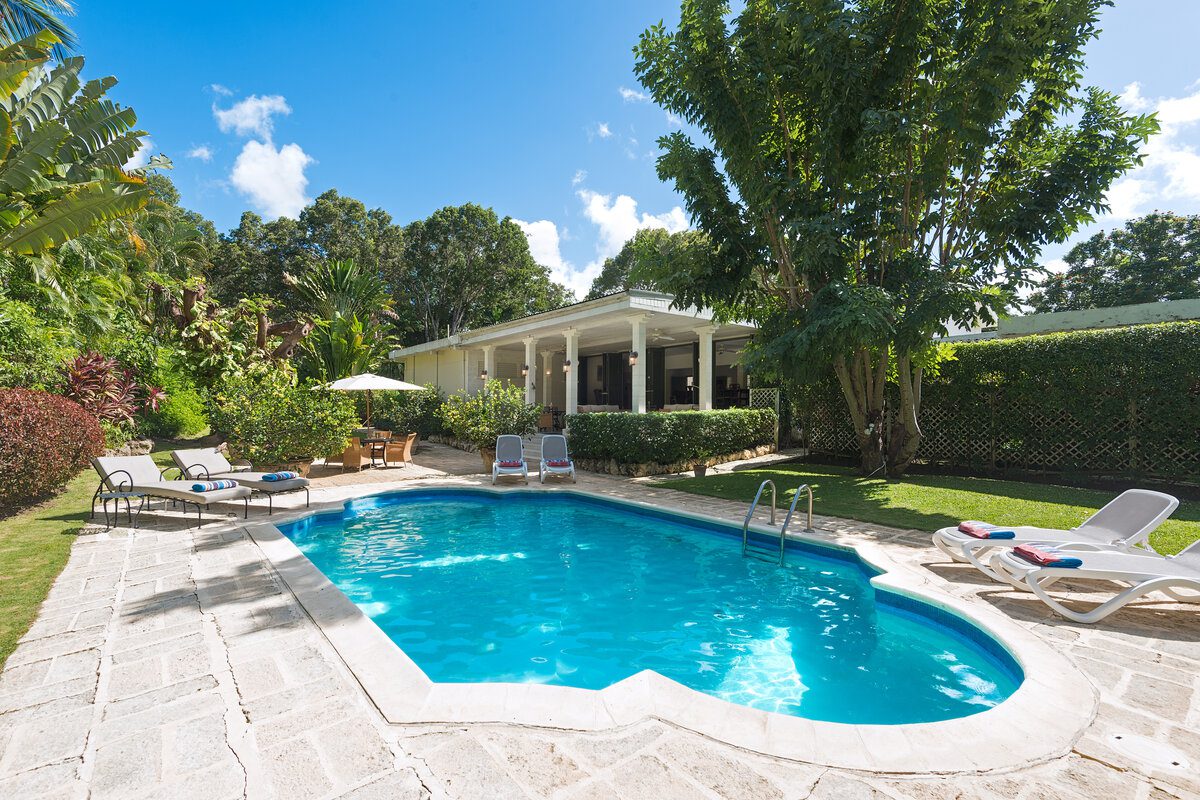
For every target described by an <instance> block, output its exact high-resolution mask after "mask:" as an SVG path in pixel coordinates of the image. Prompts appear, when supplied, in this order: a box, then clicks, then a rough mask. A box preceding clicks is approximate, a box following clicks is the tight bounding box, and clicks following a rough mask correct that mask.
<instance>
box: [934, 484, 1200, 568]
mask: <svg viewBox="0 0 1200 800" xmlns="http://www.w3.org/2000/svg"><path fill="white" fill-rule="evenodd" d="M1178 507H1179V500H1178V499H1176V498H1174V497H1172V496H1171V495H1169V494H1163V493H1162V492H1153V491H1150V490H1149V489H1129V490H1127V491H1124V492H1122V493H1121V494H1119V495H1117V496H1116V497H1115V498H1113V499H1112V500H1111V501H1109V503H1108V505H1106V506H1104V508H1102V509H1100V510H1099V511H1097V512H1096V513H1095V514H1092V515H1091V516H1090V517H1088V518H1087V519H1086V520H1084V521H1083V523H1082V524H1080V526H1079V527H1078V528H1072V529H1071V530H1067V531H1064V530H1059V529H1057V528H1037V527H1033V526H1029V525H1019V526H1015V527H1013V528H1012V530H1013V532H1014V533H1015V534H1016V536H1015V537H1014V538H1012V539H976V538H975V537H973V536H968V535H967V534H965V533H963V532H962V531H960V530H958V528H957V527H949V528H942V529H941V530H939V531H937V532H936V533H934V534H933V544H934V545H935V546H936V547H937V548H938V549H939V550H941V551H942V552H943V553H945V554H946V555H948V556H949V557H950V558H951V559H953V560H955V561H964V562H968V563H970V564H971V565H972V566H974V567H975V568H976V569H978V570H979V571H980V572H982V573H983V574H985V575H987V576H988V577H989V578H991V579H992V580H996V581H1000V582H1002V583H1004V582H1007V580H1006V579H1005V578H1004V576H1003V575H1000V574H998V573H996V572H995V571H994V570H992V568H991V567H989V566H988V565H987V564H985V563H984V557H985V556H988V555H989V554H990V553H992V552H995V551H996V550H1011V549H1012V548H1014V547H1016V546H1017V545H1019V544H1032V543H1035V542H1041V543H1043V544H1054V545H1070V546H1071V549H1072V550H1115V551H1119V552H1125V551H1130V550H1133V549H1134V548H1136V547H1139V546H1140V545H1142V544H1143V543H1145V541H1146V539H1147V538H1149V536H1150V534H1151V533H1153V532H1154V530H1155V529H1156V528H1157V527H1158V526H1159V525H1162V524H1163V522H1164V521H1165V520H1166V519H1167V517H1169V516H1171V514H1172V513H1173V512H1174V511H1175V509H1176V508H1178Z"/></svg>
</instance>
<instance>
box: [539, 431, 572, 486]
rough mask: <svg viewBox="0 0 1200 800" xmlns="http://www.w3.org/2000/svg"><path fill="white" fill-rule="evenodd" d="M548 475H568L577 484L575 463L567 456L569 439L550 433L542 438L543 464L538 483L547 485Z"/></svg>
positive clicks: (559, 434) (540, 468)
mask: <svg viewBox="0 0 1200 800" xmlns="http://www.w3.org/2000/svg"><path fill="white" fill-rule="evenodd" d="M547 475H567V476H570V478H571V483H575V482H576V480H575V462H574V461H572V460H571V457H570V456H569V455H567V437H565V436H563V435H562V434H561V433H550V434H546V435H545V436H543V437H542V463H541V466H539V467H538V482H539V483H545V482H546V476H547Z"/></svg>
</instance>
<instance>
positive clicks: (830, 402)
mask: <svg viewBox="0 0 1200 800" xmlns="http://www.w3.org/2000/svg"><path fill="white" fill-rule="evenodd" d="M1197 387H1200V322H1175V323H1167V324H1161V325H1138V326H1134V327H1129V328H1114V329H1110V330H1097V331H1080V332H1073V333H1056V334H1050V335H1046V336H1027V337H1021V338H1016V339H997V340H992V341H985V342H964V343H960V344H958V345H956V346H955V349H954V358H953V359H952V360H949V361H946V362H945V363H944V364H943V365H942V367H941V371H940V374H939V375H938V376H937V377H936V378H935V379H932V380H930V381H928V382H927V383H926V384H925V387H924V393H925V397H924V404H925V408H926V413H927V416H928V417H929V419H931V420H936V422H930V423H928V424H927V425H926V431H925V434H926V436H925V440H924V441H923V443H922V446H921V449H920V450H919V451H918V454H917V456H918V458H922V459H926V460H929V461H932V462H936V463H943V464H948V465H951V466H955V467H965V468H969V469H978V470H986V471H995V472H1003V471H1004V470H1007V469H1013V470H1049V471H1061V472H1090V473H1101V474H1127V475H1133V476H1154V477H1161V478H1170V479H1186V480H1196V479H1197V477H1200V426H1197V424H1196V420H1197V419H1200V391H1198V390H1197ZM797 404H798V415H799V418H800V419H802V420H805V422H804V426H805V427H806V428H807V429H808V430H809V439H810V446H811V447H812V448H813V449H814V450H817V451H821V452H837V453H841V452H845V451H846V447H847V445H848V444H850V443H851V442H852V441H853V434H852V432H851V431H850V430H849V427H850V423H849V420H848V419H847V417H846V413H845V410H844V408H842V407H841V405H840V397H839V392H838V390H837V388H836V387H835V386H833V385H832V383H831V382H826V383H822V384H816V385H814V386H811V387H809V389H808V390H807V391H806V392H805V394H803V395H802V396H801V397H800V398H799V399H798V401H797Z"/></svg>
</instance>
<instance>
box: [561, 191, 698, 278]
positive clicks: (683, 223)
mask: <svg viewBox="0 0 1200 800" xmlns="http://www.w3.org/2000/svg"><path fill="white" fill-rule="evenodd" d="M578 195H579V199H580V200H582V201H583V215H584V216H585V217H586V218H587V219H588V220H589V221H590V222H592V223H593V224H595V225H596V226H597V227H598V228H599V229H600V231H599V233H600V239H599V241H598V242H597V244H596V252H597V255H598V256H599V258H600V260H601V261H603V260H604V259H605V258H609V257H610V256H614V255H616V254H617V253H618V252H619V251H620V250H621V246H622V245H624V244H625V242H627V241H629V240H630V239H632V238H633V235H634V234H635V233H637V232H638V231H639V230H642V229H643V228H665V229H666V230H667V231H669V232H671V233H678V232H679V231H683V230H687V228H688V219H687V215H686V214H684V212H683V209H682V208H680V207H679V206H675V207H674V208H672V209H671V210H670V211H667V212H665V213H663V214H647V213H645V212H643V213H642V214H641V215H640V216H639V215H638V210H637V201H636V200H634V199H633V198H632V197H630V196H629V195H627V194H620V195H617V196H616V197H615V198H614V197H613V196H612V195H608V194H600V193H598V192H593V191H591V190H589V189H580V190H579V192H578Z"/></svg>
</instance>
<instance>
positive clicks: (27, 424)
mask: <svg viewBox="0 0 1200 800" xmlns="http://www.w3.org/2000/svg"><path fill="white" fill-rule="evenodd" d="M103 453H104V434H103V433H102V432H101V430H100V422H99V421H98V420H97V419H96V417H95V415H94V414H91V413H89V412H88V411H86V410H85V409H84V408H83V407H82V406H80V405H79V404H78V403H76V402H74V401H72V400H68V399H67V398H65V397H60V396H59V395H56V394H50V393H48V392H37V391H33V390H31V389H0V510H2V511H12V510H14V507H15V506H16V505H17V504H18V503H23V502H25V501H28V500H34V499H36V498H39V497H42V496H44V495H47V494H50V493H51V492H54V491H57V490H58V489H61V488H62V487H63V485H65V484H66V482H67V481H69V480H70V479H71V478H72V477H73V476H74V475H75V473H77V472H79V470H80V469H82V468H84V467H86V466H87V465H88V459H89V458H90V457H91V456H98V455H102V454H103Z"/></svg>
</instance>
